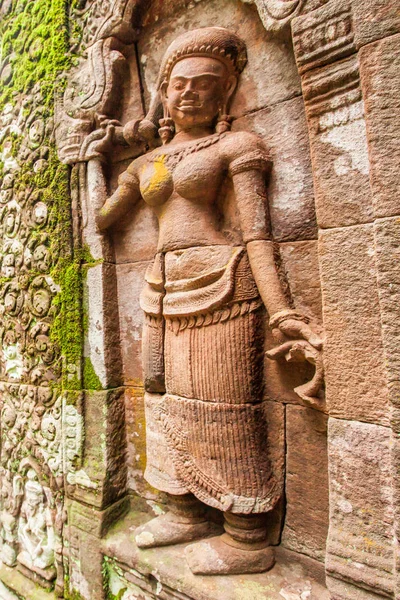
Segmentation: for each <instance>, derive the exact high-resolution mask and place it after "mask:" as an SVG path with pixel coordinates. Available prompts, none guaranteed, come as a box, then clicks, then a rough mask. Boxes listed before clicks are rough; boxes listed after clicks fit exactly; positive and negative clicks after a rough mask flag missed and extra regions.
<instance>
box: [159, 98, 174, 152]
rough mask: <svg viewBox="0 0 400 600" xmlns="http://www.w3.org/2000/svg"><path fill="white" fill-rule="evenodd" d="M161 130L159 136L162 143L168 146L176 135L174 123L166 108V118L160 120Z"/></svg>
mask: <svg viewBox="0 0 400 600" xmlns="http://www.w3.org/2000/svg"><path fill="white" fill-rule="evenodd" d="M159 123H160V128H159V130H158V134H159V136H160V138H161V141H162V143H163V144H164V145H165V144H168V142H170V141H171V140H172V138H173V137H174V134H175V127H174V122H173V120H172V119H171V117H170V116H169V113H168V109H167V107H165V106H164V118H163V119H160V120H159Z"/></svg>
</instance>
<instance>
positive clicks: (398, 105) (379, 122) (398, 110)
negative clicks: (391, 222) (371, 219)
mask: <svg viewBox="0 0 400 600" xmlns="http://www.w3.org/2000/svg"><path fill="white" fill-rule="evenodd" d="M371 7H372V5H371ZM375 10H376V8H375V4H374V14H375ZM397 10H398V13H399V15H400V10H399V7H398V6H397ZM399 28H400V16H399ZM359 57H360V58H359V60H360V75H361V83H362V89H363V98H364V105H365V120H366V124H367V137H368V152H369V160H370V169H371V174H370V177H371V187H372V193H373V205H374V212H375V215H376V216H377V217H387V216H391V215H398V214H400V206H399V194H400V183H399V177H398V165H399V162H400V132H399V120H400V34H398V35H394V36H392V37H390V38H387V39H384V40H381V41H379V42H376V43H374V44H369V45H368V46H366V47H364V48H362V49H361V50H360V53H359Z"/></svg>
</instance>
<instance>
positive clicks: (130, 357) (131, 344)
mask: <svg viewBox="0 0 400 600" xmlns="http://www.w3.org/2000/svg"><path fill="white" fill-rule="evenodd" d="M149 264H150V263H148V262H138V263H127V264H120V265H118V266H117V269H116V271H117V281H118V306H119V318H120V332H121V333H120V335H121V352H122V361H123V373H124V383H125V384H126V385H143V367H142V326H143V311H142V310H141V308H140V306H139V295H140V291H141V289H142V287H143V284H144V274H145V271H146V269H147V267H148V266H149Z"/></svg>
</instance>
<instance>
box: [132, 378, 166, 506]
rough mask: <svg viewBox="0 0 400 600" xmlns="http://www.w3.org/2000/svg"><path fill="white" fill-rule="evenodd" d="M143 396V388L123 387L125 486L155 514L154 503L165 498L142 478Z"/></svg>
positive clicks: (143, 463)
mask: <svg viewBox="0 0 400 600" xmlns="http://www.w3.org/2000/svg"><path fill="white" fill-rule="evenodd" d="M143 396H144V393H143V388H138V387H126V388H125V429H126V440H127V442H126V463H127V488H128V489H129V490H131V491H133V492H135V493H136V494H138V495H139V496H140V498H143V499H144V501H145V503H147V504H146V506H147V509H148V510H149V511H151V510H154V511H155V514H157V511H158V505H156V503H160V502H165V498H164V497H163V496H164V495H163V494H161V493H160V492H158V491H157V490H155V489H154V488H152V487H151V486H150V485H149V484H148V483H147V481H146V480H145V479H144V470H145V467H146V417H145V411H144V398H143Z"/></svg>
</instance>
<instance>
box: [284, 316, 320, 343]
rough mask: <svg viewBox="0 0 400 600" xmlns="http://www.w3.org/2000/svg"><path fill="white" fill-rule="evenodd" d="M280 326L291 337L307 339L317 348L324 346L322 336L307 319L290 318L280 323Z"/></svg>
mask: <svg viewBox="0 0 400 600" xmlns="http://www.w3.org/2000/svg"><path fill="white" fill-rule="evenodd" d="M278 328H279V331H281V332H282V333H283V334H285V335H286V336H287V337H289V338H293V339H300V340H306V341H307V342H309V343H310V344H311V346H313V347H314V348H316V349H317V350H321V348H322V340H321V338H320V337H319V335H317V334H316V333H315V332H314V331H313V330H312V329H311V327H310V326H309V325H308V324H307V323H306V322H305V321H301V320H297V319H291V318H288V319H285V320H284V321H282V322H281V323H279V325H278Z"/></svg>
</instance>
